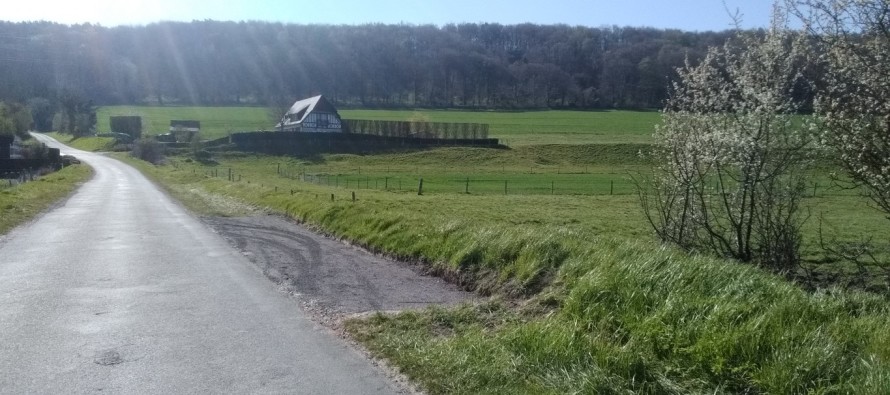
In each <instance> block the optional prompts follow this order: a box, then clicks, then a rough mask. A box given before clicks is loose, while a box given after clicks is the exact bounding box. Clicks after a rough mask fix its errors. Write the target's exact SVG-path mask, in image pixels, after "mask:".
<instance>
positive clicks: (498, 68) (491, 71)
mask: <svg viewBox="0 0 890 395" xmlns="http://www.w3.org/2000/svg"><path fill="white" fill-rule="evenodd" d="M732 34H733V33H732V32H731V31H724V32H685V31H680V30H662V29H654V28H636V27H617V26H613V27H600V28H592V27H582V26H567V25H535V24H520V25H500V24H491V23H483V24H472V23H471V24H449V25H445V26H441V27H439V26H432V25H410V24H400V25H383V24H369V25H358V26H346V25H343V26H332V25H294V24H281V23H269V22H257V21H248V22H217V21H210V20H207V21H193V22H190V23H183V22H160V23H154V24H150V25H147V26H119V27H103V26H98V25H91V24H81V25H73V26H72V25H62V24H57V23H51V22H26V23H11V22H0V53H2V55H0V76H3V77H2V78H0V100H7V101H17V102H25V101H27V100H33V99H35V98H46V99H49V100H52V101H53V102H56V103H58V102H59V98H60V97H79V98H82V100H89V101H92V103H93V104H95V105H111V104H158V105H166V104H201V105H231V104H238V105H245V104H247V105H251V104H254V105H269V104H274V103H287V102H288V101H290V100H292V99H295V98H301V97H307V96H310V95H314V94H324V95H326V96H327V97H328V98H329V99H331V100H332V101H333V102H335V103H336V104H338V105H339V106H345V107H349V106H353V107H364V108H377V107H423V108H473V109H476V108H478V109H514V108H515V109H527V108H565V109H571V108H577V109H598V108H660V107H662V104H663V101H664V99H665V98H666V97H667V89H668V88H667V87H668V86H669V84H668V82H669V81H670V80H671V79H672V78H673V77H674V76H676V68H677V67H680V66H682V65H683V64H684V62H685V60H686V59H687V58H688V59H690V60H691V61H692V62H695V61H696V60H697V59H700V58H702V57H703V56H704V54H705V52H706V51H707V48H708V47H709V46H715V45H721V44H722V43H723V42H724V41H725V40H726V39H727V38H728V37H730V36H731V35H732Z"/></svg>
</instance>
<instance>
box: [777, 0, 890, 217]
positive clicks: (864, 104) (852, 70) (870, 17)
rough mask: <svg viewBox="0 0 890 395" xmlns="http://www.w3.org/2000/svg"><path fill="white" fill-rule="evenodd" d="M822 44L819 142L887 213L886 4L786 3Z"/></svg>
mask: <svg viewBox="0 0 890 395" xmlns="http://www.w3.org/2000/svg"><path fill="white" fill-rule="evenodd" d="M792 5H793V6H794V9H795V10H796V13H797V14H798V16H800V17H801V18H802V19H803V21H804V23H805V24H806V27H807V28H808V30H809V31H810V32H812V33H813V34H814V38H816V39H817V40H816V41H817V42H819V43H820V44H822V48H821V51H820V52H821V53H823V56H822V59H821V60H822V65H823V67H824V69H825V70H826V77H825V84H824V85H825V86H824V87H823V89H821V90H820V92H819V95H818V96H817V98H816V102H815V110H816V114H817V116H818V118H819V120H820V121H821V122H822V126H823V129H822V134H821V139H820V140H821V143H822V145H823V146H824V147H826V148H829V149H831V150H836V152H837V153H838V157H839V158H840V161H841V163H842V164H843V165H844V167H845V168H846V170H847V173H848V174H849V176H850V177H851V178H852V179H853V180H854V182H856V183H857V184H859V185H860V186H863V187H865V190H866V191H868V194H869V196H870V197H871V198H872V200H873V201H874V202H875V203H876V204H877V205H878V206H879V207H880V208H881V209H882V210H883V211H884V212H885V213H888V214H890V0H830V1H813V0H804V1H792Z"/></svg>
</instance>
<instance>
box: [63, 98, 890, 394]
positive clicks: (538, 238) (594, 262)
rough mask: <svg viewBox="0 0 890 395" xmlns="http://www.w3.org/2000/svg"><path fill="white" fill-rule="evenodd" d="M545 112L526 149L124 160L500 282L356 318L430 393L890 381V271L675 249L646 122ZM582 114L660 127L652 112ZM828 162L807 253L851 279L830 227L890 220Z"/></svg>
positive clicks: (215, 200)
mask: <svg viewBox="0 0 890 395" xmlns="http://www.w3.org/2000/svg"><path fill="white" fill-rule="evenodd" d="M344 113H345V111H344ZM355 114H359V115H356V116H355V117H356V118H359V117H362V118H370V117H373V116H375V115H376V116H381V117H384V119H398V117H402V118H401V119H410V118H405V117H411V116H413V115H409V112H387V111H367V112H359V111H356V112H355ZM410 114H414V113H413V112H410ZM423 114H433V115H424V116H427V117H429V119H428V120H430V121H445V122H480V118H478V117H482V118H484V119H500V120H501V122H502V125H507V124H508V123H507V120H509V119H515V117H517V114H520V115H522V114H539V116H540V114H542V113H486V112H479V113H472V112H457V111H455V112H449V111H434V112H424V113H423ZM543 114H545V115H544V116H543V118H547V117H549V116H553V117H554V120H551V121H550V122H546V121H540V122H542V123H540V124H538V125H537V126H536V127H529V128H526V129H523V130H524V131H526V132H527V133H525V134H523V132H522V131H521V130H520V128H518V127H517V128H516V129H514V134H512V136H514V138H515V140H514V141H516V142H517V143H516V144H515V145H514V144H512V143H511V146H512V147H511V149H478V148H445V149H436V150H427V151H418V152H403V153H390V154H384V155H365V156H362V155H320V156H316V157H311V158H290V157H272V156H263V155H253V154H242V153H225V152H221V153H216V154H215V156H214V158H213V161H209V162H206V163H200V162H198V161H196V160H194V159H192V158H188V157H185V156H177V157H171V158H168V161H167V163H166V164H165V165H161V166H153V165H150V164H147V163H145V162H140V161H135V160H133V159H129V158H127V159H126V160H128V161H130V162H131V163H134V164H135V165H136V166H138V167H139V168H140V169H141V170H143V171H144V172H145V173H146V174H148V175H149V176H150V177H153V178H154V179H156V180H157V181H158V182H159V183H161V184H162V185H164V186H165V187H166V188H167V189H168V190H169V191H170V192H171V193H172V194H173V195H174V196H176V197H177V198H179V199H180V200H182V201H183V202H185V204H186V205H188V206H189V207H190V208H192V209H193V210H195V211H197V212H199V213H203V214H208V215H243V214H245V213H248V212H251V211H255V210H257V209H259V210H265V211H270V212H274V213H281V214H284V215H287V216H291V217H293V218H296V219H298V220H300V221H303V222H305V223H306V224H308V225H309V226H312V227H315V228H317V229H319V230H322V231H324V232H327V233H330V234H332V235H334V236H336V237H339V238H343V239H346V240H349V241H351V242H353V243H356V244H358V245H362V246H366V247H368V248H369V249H371V250H374V251H377V252H380V253H384V254H387V255H390V256H395V257H400V258H403V259H405V260H409V261H414V262H421V264H423V265H426V266H427V269H428V270H429V271H430V272H432V273H434V274H437V275H440V276H442V277H445V278H448V279H450V280H452V281H455V282H458V283H460V284H462V285H463V286H465V287H467V288H468V289H473V290H475V291H476V292H478V293H480V294H482V295H494V299H492V300H491V301H489V302H485V303H481V304H478V305H472V306H463V307H458V308H454V309H447V310H446V309H430V310H425V311H420V312H405V313H401V314H396V315H386V314H381V315H377V316H374V317H371V318H367V319H354V320H350V321H348V322H347V324H346V327H347V329H348V331H349V332H350V333H351V334H353V336H355V337H356V338H357V339H358V340H360V341H361V342H362V343H363V344H365V345H366V346H367V347H368V348H369V349H370V350H371V351H372V352H374V353H375V354H376V355H378V356H381V357H384V358H386V359H388V360H389V361H390V363H392V364H393V365H395V366H397V367H399V369H400V370H401V371H402V372H404V373H405V374H406V375H408V376H409V377H411V378H412V379H413V380H415V381H417V382H418V383H419V384H420V385H421V386H422V387H423V388H424V389H426V390H428V391H429V392H430V393H573V392H577V393H630V392H632V393H639V392H642V393H704V392H707V393H740V392H749V393H809V392H813V393H875V394H879V393H886V392H887V390H888V389H890V332H888V331H886V328H887V327H888V325H890V303H888V300H887V296H886V285H885V284H886V282H884V280H883V279H882V278H880V277H875V278H874V280H875V282H874V283H873V284H870V285H868V287H870V288H872V289H874V290H877V291H880V292H883V293H870V292H864V291H860V290H856V289H849V290H845V289H843V288H831V289H829V290H821V291H815V292H814V291H811V290H806V289H805V288H804V287H801V286H799V285H797V284H794V283H792V282H790V281H788V279H786V278H785V277H781V276H778V275H774V274H771V273H768V272H765V271H763V270H761V269H759V268H757V267H754V266H751V265H744V264H738V263H735V262H731V261H726V260H722V259H717V258H710V257H705V256H696V255H688V254H685V253H682V252H679V251H676V250H673V249H671V248H667V247H665V246H662V245H659V244H658V243H657V242H656V241H655V240H654V237H653V236H652V232H651V230H650V228H649V226H648V224H647V223H646V221H645V219H644V218H643V216H642V214H641V211H640V208H639V202H638V199H637V197H636V196H635V195H634V194H633V193H632V192H633V189H632V186H631V184H630V183H629V181H628V179H629V177H630V175H633V174H641V173H645V172H646V170H647V169H648V168H649V166H650V164H649V163H647V162H646V161H645V160H643V159H641V158H640V156H639V155H637V154H638V152H639V151H641V150H645V148H646V145H645V144H640V143H645V141H646V140H645V139H647V138H648V137H647V136H648V132H646V133H642V132H639V133H632V132H631V129H634V128H633V127H630V126H627V125H631V124H633V122H625V123H621V122H618V124H621V125H624V126H612V127H610V128H611V129H612V130H613V132H611V134H608V133H609V132H607V131H606V130H605V129H602V128H603V127H604V126H603V125H605V123H601V124H597V125H593V126H589V128H588V129H586V130H587V132H586V133H585V132H584V131H583V130H582V129H576V130H575V132H576V133H577V134H576V135H574V140H570V141H562V140H560V139H561V138H562V136H564V135H563V134H560V132H558V131H557V129H559V127H553V128H549V127H548V126H545V125H551V126H552V125H563V126H561V128H563V129H567V128H570V127H573V126H571V124H572V122H580V121H578V120H577V119H574V120H566V119H563V120H555V119H556V118H558V115H560V114H562V113H560V112H544V113H543ZM567 114H570V115H578V116H589V117H592V118H590V119H593V117H595V116H607V115H608V116H616V117H617V118H616V119H620V118H622V117H627V118H634V117H636V118H637V119H635V120H634V121H635V122H638V123H640V124H644V123H645V124H649V123H653V122H652V119H649V118H648V117H650V116H652V114H655V113H633V112H604V113H580V114H581V115H579V113H567ZM585 114H586V115H585ZM433 116H437V117H444V118H433ZM655 116H657V114H655ZM485 117H488V118H485ZM511 117H513V118H511ZM530 122H532V121H531V120H525V121H523V122H520V123H518V125H526V126H528V124H529V123H530ZM656 122H657V121H656ZM579 125H580V124H579ZM576 126H577V125H576ZM650 126H651V125H650ZM577 127H579V128H582V127H583V126H577ZM622 127H625V129H624V131H623V132H622V131H620V130H618V129H620V128H622ZM495 130H497V129H496V127H495V124H494V123H492V133H493V134H495ZM502 130H504V129H502ZM497 133H506V134H504V135H507V136H509V135H510V134H509V133H507V132H497ZM598 133H603V134H608V135H606V136H605V137H602V138H601V137H599V135H598ZM632 136H636V137H633V138H630V137H632ZM637 138H638V139H639V140H634V139H637ZM593 141H605V142H609V144H603V143H599V144H591V142H593ZM556 142H564V143H570V144H552V143H556ZM539 143H547V144H539ZM585 143H586V144H585ZM80 144H86V143H85V142H80ZM827 172H828V170H824V169H823V170H818V171H817V173H816V174H815V182H817V183H818V184H817V185H814V189H813V191H814V195H813V196H809V197H807V198H806V199H804V202H803V204H804V206H805V209H806V211H807V212H808V213H809V215H810V220H809V221H808V222H807V224H806V226H805V229H804V233H805V235H804V236H805V240H804V255H805V258H806V259H807V260H808V261H807V262H808V263H807V265H808V267H811V268H817V269H818V270H823V271H825V272H826V273H828V274H829V275H828V277H831V276H836V279H841V280H842V279H844V278H845V276H846V275H848V274H850V273H852V272H855V268H852V267H847V266H845V265H844V264H843V263H839V262H830V260H829V259H826V256H825V253H824V252H823V251H822V250H821V248H820V246H819V243H818V237H819V232H820V227H821V228H822V229H821V230H822V232H823V236H825V237H826V238H829V239H832V238H837V239H840V240H846V241H855V240H861V239H866V238H869V237H874V238H877V239H888V238H890V228H888V227H887V224H886V219H885V218H883V216H881V215H878V214H877V213H876V212H875V211H874V209H873V208H870V207H869V206H868V204H867V203H868V202H867V200H866V199H865V198H863V197H861V196H859V195H858V194H857V193H856V192H855V191H844V190H839V189H833V188H829V187H828V185H829V184H830V183H829V182H828V180H827V178H826V177H827ZM421 177H422V178H423V179H424V181H425V185H424V193H423V195H418V194H417V187H418V184H419V180H420V178H421ZM468 179H469V180H470V182H468ZM503 181H507V191H506V193H504V190H503V187H504V185H503ZM607 182H608V184H607ZM467 187H469V188H467ZM467 189H469V190H467ZM353 193H354V194H355V195H354V196H355V200H354V201H353ZM250 207H252V208H253V209H250ZM820 219H821V220H822V224H821V225H820V221H819V220H820ZM826 262H827V263H826ZM835 281H836V280H835ZM842 283H843V282H842V281H841V282H837V283H836V284H842ZM859 287H860V288H861V287H862V284H859Z"/></svg>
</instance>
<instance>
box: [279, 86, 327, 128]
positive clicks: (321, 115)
mask: <svg viewBox="0 0 890 395" xmlns="http://www.w3.org/2000/svg"><path fill="white" fill-rule="evenodd" d="M342 125H343V122H342V120H341V119H340V114H339V113H337V109H336V108H334V105H333V104H331V102H329V101H328V100H327V99H325V98H324V96H321V95H319V96H315V97H310V98H308V99H303V100H298V101H297V102H296V103H294V105H292V106H291V107H290V109H289V110H287V113H286V114H285V115H284V117H282V118H281V122H279V123H278V125H275V128H276V129H278V130H280V131H283V132H315V133H339V132H342V131H343V126H342Z"/></svg>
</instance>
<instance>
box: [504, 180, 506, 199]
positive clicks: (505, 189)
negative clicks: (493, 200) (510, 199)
mask: <svg viewBox="0 0 890 395" xmlns="http://www.w3.org/2000/svg"><path fill="white" fill-rule="evenodd" d="M506 194H507V180H504V195H506Z"/></svg>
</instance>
